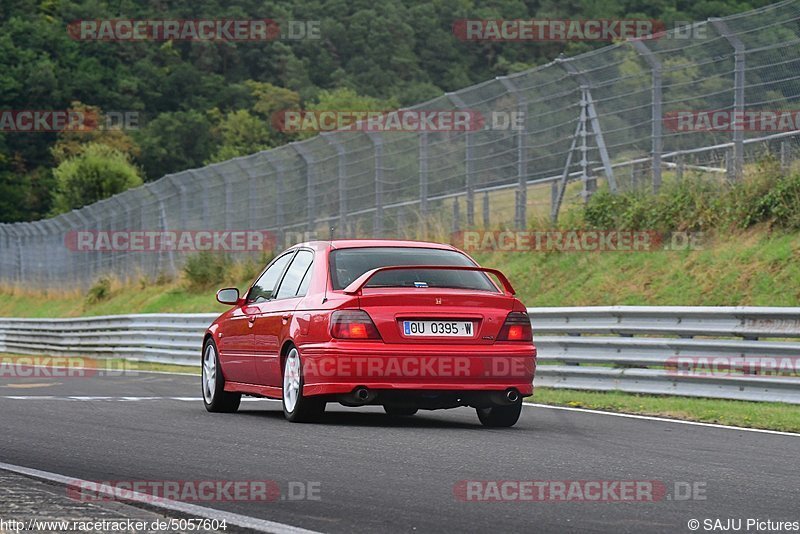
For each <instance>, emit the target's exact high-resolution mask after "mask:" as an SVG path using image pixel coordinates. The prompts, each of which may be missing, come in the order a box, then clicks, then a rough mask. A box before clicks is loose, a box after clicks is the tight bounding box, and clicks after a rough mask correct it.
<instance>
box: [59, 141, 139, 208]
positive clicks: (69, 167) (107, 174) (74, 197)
mask: <svg viewBox="0 0 800 534" xmlns="http://www.w3.org/2000/svg"><path fill="white" fill-rule="evenodd" d="M53 176H55V179H56V185H55V191H54V192H53V210H52V212H53V214H54V215H57V214H59V213H66V212H68V211H70V210H73V209H75V208H80V207H81V206H86V205H88V204H92V203H94V202H97V201H98V200H103V199H104V198H108V197H110V196H112V195H115V194H117V193H121V192H123V191H125V190H126V189H130V188H131V187H136V186H139V185H142V179H141V177H140V176H139V173H138V171H137V170H136V167H134V166H133V165H132V164H131V163H130V161H128V157H127V156H126V155H125V154H123V153H122V152H120V151H119V150H117V149H115V148H111V147H109V146H106V145H102V144H97V143H91V144H89V145H86V148H85V149H84V150H83V152H81V153H80V154H79V155H77V156H75V157H72V158H70V159H68V160H66V161H64V162H63V163H61V164H60V165H59V166H58V167H56V168H55V169H54V170H53Z"/></svg>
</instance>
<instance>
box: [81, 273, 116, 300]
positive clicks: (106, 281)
mask: <svg viewBox="0 0 800 534" xmlns="http://www.w3.org/2000/svg"><path fill="white" fill-rule="evenodd" d="M109 297H111V279H110V278H107V277H103V278H100V279H98V280H97V282H95V283H94V285H93V286H92V287H90V288H89V292H88V293H87V294H86V304H97V303H98V302H102V301H104V300H108V298H109Z"/></svg>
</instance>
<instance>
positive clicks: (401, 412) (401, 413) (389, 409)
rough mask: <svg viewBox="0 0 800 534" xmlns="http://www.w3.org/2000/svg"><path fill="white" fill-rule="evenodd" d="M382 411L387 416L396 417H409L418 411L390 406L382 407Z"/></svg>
mask: <svg viewBox="0 0 800 534" xmlns="http://www.w3.org/2000/svg"><path fill="white" fill-rule="evenodd" d="M383 409H384V411H385V412H386V414H387V415H391V416H393V417H394V416H397V417H409V416H412V415H414V414H415V413H417V412H418V411H419V410H418V409H417V408H408V407H406V406H392V405H388V406H387V405H385V404H384V406H383Z"/></svg>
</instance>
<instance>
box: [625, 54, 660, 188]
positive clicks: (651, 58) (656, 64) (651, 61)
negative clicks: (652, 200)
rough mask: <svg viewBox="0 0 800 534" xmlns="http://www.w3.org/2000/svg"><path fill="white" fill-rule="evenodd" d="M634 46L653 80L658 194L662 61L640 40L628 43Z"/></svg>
mask: <svg viewBox="0 0 800 534" xmlns="http://www.w3.org/2000/svg"><path fill="white" fill-rule="evenodd" d="M628 42H629V43H631V45H633V47H634V48H635V49H636V51H637V52H639V55H641V56H642V57H643V58H644V59H645V61H646V62H647V64H648V65H649V66H650V76H651V79H652V109H651V120H652V128H651V135H652V143H651V146H652V148H651V157H652V167H653V169H652V171H653V192H654V193H658V191H659V189H660V188H661V153H662V152H663V138H662V127H663V121H664V117H663V113H662V110H661V105H662V100H663V98H662V90H661V70H662V69H661V61H660V60H659V59H658V57H657V56H656V55H655V54H654V53H653V51H652V50H650V49H649V48H648V47H647V45H646V44H645V43H644V41H641V40H638V39H631V40H629V41H628Z"/></svg>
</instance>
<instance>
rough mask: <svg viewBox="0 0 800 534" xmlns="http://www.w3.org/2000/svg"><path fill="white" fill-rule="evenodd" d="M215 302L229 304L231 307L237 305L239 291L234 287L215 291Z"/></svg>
mask: <svg viewBox="0 0 800 534" xmlns="http://www.w3.org/2000/svg"><path fill="white" fill-rule="evenodd" d="M217 302H219V303H220V304H230V305H231V306H232V305H234V304H238V303H239V290H238V289H236V288H235V287H226V288H225V289H220V290H219V291H217Z"/></svg>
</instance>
